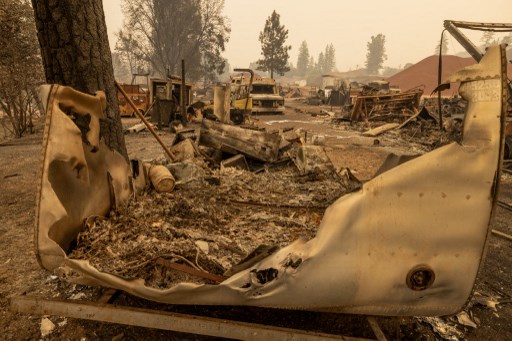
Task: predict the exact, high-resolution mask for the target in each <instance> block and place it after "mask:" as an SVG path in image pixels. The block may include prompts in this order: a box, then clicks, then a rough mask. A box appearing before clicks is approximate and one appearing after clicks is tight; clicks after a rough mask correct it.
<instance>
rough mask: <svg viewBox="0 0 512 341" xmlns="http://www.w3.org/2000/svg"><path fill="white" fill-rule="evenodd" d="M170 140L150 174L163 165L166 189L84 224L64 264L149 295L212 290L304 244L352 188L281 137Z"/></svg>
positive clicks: (234, 131)
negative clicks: (218, 156)
mask: <svg viewBox="0 0 512 341" xmlns="http://www.w3.org/2000/svg"><path fill="white" fill-rule="evenodd" d="M213 128H216V129H213ZM218 131H222V133H219V134H217V133H216V132H218ZM191 134H192V135H191ZM226 134H227V135H226ZM177 136H178V137H180V136H181V139H182V140H181V141H180V142H178V143H177V144H175V145H174V146H172V147H171V148H170V149H171V151H172V152H173V155H174V156H175V159H174V160H168V159H167V160H161V161H160V162H159V163H160V165H151V167H150V169H155V168H157V167H163V166H165V167H166V168H167V169H168V170H169V171H170V173H171V174H172V177H173V180H175V181H174V182H173V183H172V185H173V186H169V187H171V188H172V187H174V186H175V188H174V191H168V192H165V191H161V192H158V191H155V190H149V189H148V190H146V191H144V192H143V193H142V194H141V195H140V196H139V197H138V198H137V199H136V200H133V201H132V202H130V203H129V205H128V207H126V208H125V209H123V210H121V211H119V212H111V216H110V217H109V218H108V219H106V218H103V217H91V218H90V219H88V220H87V221H85V223H84V229H83V231H82V232H81V233H80V234H79V236H78V238H77V245H76V247H75V248H74V249H73V250H72V252H71V253H70V254H69V257H70V258H73V259H85V260H89V261H90V262H91V264H92V265H93V266H95V267H96V268H98V269H99V270H100V271H104V272H108V273H111V274H114V275H117V276H120V277H123V278H125V279H134V278H143V279H144V280H145V281H146V285H148V286H151V287H155V288H169V287H171V286H173V285H175V284H177V283H180V282H183V281H188V282H196V283H205V282H206V283H212V282H213V283H216V282H220V281H222V280H223V279H224V278H225V276H229V275H231V274H233V273H236V272H238V271H240V270H243V269H244V268H245V267H249V266H250V265H251V264H253V263H251V260H252V261H254V259H260V258H258V257H262V255H269V254H271V253H273V252H275V251H277V250H278V249H279V247H282V246H285V245H288V244H289V243H290V242H292V241H294V240H297V239H300V238H305V239H311V238H312V237H313V236H314V235H315V234H316V230H317V228H318V226H319V224H320V221H321V219H322V214H323V212H324V210H325V208H326V207H327V206H329V205H330V204H332V203H333V202H334V201H335V200H336V199H338V198H339V197H340V196H342V195H343V194H345V193H347V192H349V191H352V190H354V189H355V188H357V187H358V186H359V185H360V184H359V182H358V181H357V180H356V179H355V178H354V177H353V176H352V175H351V174H350V172H349V171H348V170H343V171H342V172H337V171H336V170H335V169H334V167H333V166H332V163H330V160H329V159H328V158H327V156H326V155H325V151H324V150H323V148H322V147H319V146H309V145H300V144H299V143H298V142H293V143H292V142H289V141H287V140H286V139H284V138H283V137H282V135H279V134H270V133H267V132H260V131H256V130H248V129H243V128H240V127H233V126H229V127H227V126H226V125H223V124H220V123H216V122H206V123H203V127H202V129H201V137H200V138H199V137H198V136H196V138H194V139H191V137H193V136H194V135H193V133H191V132H188V133H183V134H178V135H177ZM205 145H207V146H208V147H206V146H205ZM179 146H181V147H179ZM178 147H179V148H178ZM260 147H261V148H260ZM215 151H217V152H223V153H224V154H226V155H225V156H224V160H222V161H221V164H222V167H220V168H219V165H218V163H216V162H215V160H214V159H213V158H212V157H209V156H208V155H209V154H210V155H212V152H215ZM229 151H230V152H231V154H229V153H227V152H229ZM233 154H236V155H235V156H233ZM233 158H235V159H237V160H238V162H234V161H231V160H232V159H233ZM241 158H243V162H240V159H241ZM246 158H247V160H246ZM235 161H236V160H235ZM247 161H248V162H247ZM207 162H208V163H210V165H211V164H212V163H213V164H214V165H215V166H214V167H213V168H212V167H210V166H208V163H207ZM248 163H249V164H251V165H253V167H254V164H255V163H258V164H259V165H260V168H259V169H258V170H259V172H258V173H255V172H251V171H250V170H249V168H250V167H248V166H247V164H248ZM244 164H245V166H243V165H244ZM240 165H242V166H240ZM149 173H151V171H150V172H149ZM155 187H156V186H155ZM269 189H270V190H269ZM255 250H256V252H254V251H255Z"/></svg>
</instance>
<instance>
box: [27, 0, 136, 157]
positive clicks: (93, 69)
mask: <svg viewBox="0 0 512 341" xmlns="http://www.w3.org/2000/svg"><path fill="white" fill-rule="evenodd" d="M32 6H33V8H34V16H35V21H36V27H37V36H38V39H39V44H40V46H41V55H42V59H43V65H44V71H45V76H46V81H47V82H48V83H57V84H62V85H68V86H72V87H73V88H75V89H77V90H79V91H82V92H86V93H90V94H94V92H96V91H98V90H102V91H104V92H105V94H106V96H107V112H106V117H105V118H104V119H103V120H102V122H101V132H100V136H101V137H102V138H103V139H104V140H105V143H106V144H107V145H108V146H109V147H110V148H112V149H115V150H117V151H118V152H120V153H121V154H122V155H124V156H125V157H126V158H128V154H127V151H126V146H125V142H124V138H123V130H122V125H121V119H120V115H119V107H118V103H117V93H116V89H115V85H114V71H113V68H112V57H111V54H110V47H109V42H108V36H107V27H106V24H105V15H104V13H103V3H102V0H54V1H46V0H32Z"/></svg>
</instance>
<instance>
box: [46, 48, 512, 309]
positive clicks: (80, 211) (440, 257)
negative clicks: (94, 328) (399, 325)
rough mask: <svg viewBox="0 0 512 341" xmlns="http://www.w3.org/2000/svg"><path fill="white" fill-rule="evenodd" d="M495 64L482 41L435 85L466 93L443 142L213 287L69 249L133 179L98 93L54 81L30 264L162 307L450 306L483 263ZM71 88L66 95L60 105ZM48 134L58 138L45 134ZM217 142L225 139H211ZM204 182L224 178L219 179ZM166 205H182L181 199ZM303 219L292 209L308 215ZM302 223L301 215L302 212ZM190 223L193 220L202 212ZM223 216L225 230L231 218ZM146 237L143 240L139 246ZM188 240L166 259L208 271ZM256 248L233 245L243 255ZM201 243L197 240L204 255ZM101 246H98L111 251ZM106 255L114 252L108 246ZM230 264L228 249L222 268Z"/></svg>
mask: <svg viewBox="0 0 512 341" xmlns="http://www.w3.org/2000/svg"><path fill="white" fill-rule="evenodd" d="M505 65H506V61H505V59H504V54H503V51H502V49H501V47H498V46H496V47H493V48H491V49H489V51H488V52H487V54H486V56H485V57H484V58H483V59H482V62H481V63H480V64H478V65H476V66H472V67H468V68H465V69H463V70H461V71H459V72H457V73H456V74H454V75H452V76H451V77H450V78H449V79H447V80H446V82H445V84H449V83H451V82H462V85H461V88H460V93H461V96H462V97H463V98H465V99H466V100H467V101H468V106H467V110H468V112H467V114H466V117H465V122H464V128H463V138H462V141H461V142H460V143H451V144H448V145H445V146H443V147H441V148H438V149H436V150H434V151H432V152H430V153H428V154H425V155H423V156H420V157H418V158H415V159H413V160H410V161H408V162H405V163H403V164H401V165H399V166H397V167H395V168H392V169H390V170H388V171H386V172H384V173H382V174H380V175H378V176H376V177H375V178H373V179H371V180H370V181H368V182H366V183H365V184H364V185H363V186H362V187H361V188H359V189H357V190H355V191H351V192H349V193H347V194H345V195H343V196H341V197H339V198H338V199H336V201H335V202H334V203H332V204H331V205H330V206H329V207H328V208H327V209H326V211H325V213H324V214H323V217H322V219H321V222H320V225H319V227H318V230H317V232H316V234H315V236H314V237H313V238H312V239H310V240H303V239H297V240H295V241H294V242H292V243H291V244H289V245H287V246H284V247H281V248H279V249H277V250H274V251H272V249H271V248H270V249H269V250H270V251H267V254H266V257H264V258H262V259H258V261H257V262H256V263H254V264H250V265H249V266H248V267H247V268H245V269H241V268H240V269H236V272H235V273H234V274H232V275H231V276H230V277H229V278H227V279H225V280H222V281H221V282H220V283H219V284H197V283H192V282H190V281H187V282H180V283H179V284H177V285H174V286H172V287H170V288H155V287H154V286H148V285H147V284H146V283H145V280H144V279H143V278H137V279H132V277H128V278H124V277H123V274H122V273H120V274H115V273H114V274H113V273H108V272H105V271H101V269H98V268H97V267H96V266H94V261H92V258H91V261H89V260H84V259H81V260H77V259H72V258H70V257H69V255H68V254H66V251H67V250H69V247H70V246H72V244H73V243H74V241H75V240H76V237H77V236H78V235H79V234H80V233H82V236H86V234H84V233H83V232H84V227H83V221H84V220H85V221H89V222H91V223H94V224H97V225H91V226H92V228H93V229H94V228H95V226H97V227H98V229H105V228H104V227H103V228H102V227H100V226H102V225H99V224H100V223H101V219H99V220H95V218H91V217H92V216H103V215H106V214H107V213H108V212H109V211H110V210H111V209H115V210H117V211H118V212H122V207H123V206H125V205H126V203H127V202H129V199H130V198H131V197H132V196H133V195H134V193H136V191H135V190H134V186H133V185H134V184H135V183H137V182H138V181H139V180H138V179H137V178H136V177H135V173H133V172H132V170H131V169H130V168H129V166H128V164H127V163H126V162H125V160H123V159H122V157H121V156H120V155H117V154H115V153H114V152H111V151H109V150H108V149H106V147H105V146H104V145H103V144H101V142H100V141H99V139H98V136H99V135H98V129H97V128H98V126H99V124H98V122H99V118H100V117H101V110H102V108H101V103H104V101H102V99H101V94H100V95H98V96H99V98H98V96H89V95H85V94H80V93H77V92H74V91H73V90H72V89H69V88H65V87H58V86H56V87H52V88H46V89H47V92H46V95H47V97H46V98H48V101H43V102H44V103H48V110H47V129H46V130H45V136H44V143H43V149H44V155H45V158H44V161H43V175H42V178H41V186H40V191H39V200H38V216H37V221H38V229H37V243H36V244H37V255H38V257H39V260H40V262H41V264H42V265H43V266H44V267H45V268H46V269H48V270H51V271H54V272H55V273H58V274H59V275H61V276H62V277H63V278H65V279H67V280H69V281H71V282H74V283H81V284H88V285H100V286H108V287H114V288H118V289H121V290H124V291H126V292H128V293H131V294H133V295H136V296H140V297H143V298H147V299H150V300H154V301H159V302H162V303H175V304H207V305H216V304H217V305H218V304H220V305H248V306H264V307H281V308H287V309H291V308H299V309H304V310H312V311H325V310H330V311H339V312H349V313H362V314H377V315H409V316H410V315H423V316H428V315H444V314H451V313H455V312H457V311H460V309H461V308H462V307H463V306H464V304H465V303H466V302H467V301H468V299H469V297H470V296H471V293H472V290H473V285H474V281H475V278H476V275H477V272H478V269H479V267H480V264H481V262H482V256H483V251H484V249H485V245H486V241H487V236H488V234H489V233H490V229H489V221H490V218H491V216H492V213H493V210H494V207H495V202H496V191H497V188H498V187H499V176H497V174H500V169H501V164H502V157H503V148H504V142H503V131H504V129H503V128H504V107H505V104H504V103H505V100H506V93H505V91H504V88H505V81H506V77H505V76H504V71H506V66H505ZM70 97H72V98H73V97H74V98H75V99H76V101H70V100H69V98H70ZM66 106H68V107H71V109H73V110H74V111H76V112H78V113H79V114H80V113H92V114H91V116H92V117H91V124H90V130H89V131H88V132H87V133H86V134H85V136H82V134H81V133H80V131H79V130H78V129H77V127H76V126H74V123H73V122H72V121H71V120H69V118H68V117H67V116H66V114H65V113H64V112H63V111H62V109H63V108H66ZM228 130H229V129H226V130H225V131H228ZM52 134H54V136H59V137H60V138H61V142H62V139H64V140H66V142H69V143H64V144H63V143H55V139H53V138H52ZM55 134H57V135H55ZM82 140H84V141H86V142H85V143H83V142H82ZM255 141H256V142H258V140H255ZM301 143H302V141H301ZM255 146H256V147H257V148H258V150H259V151H260V152H265V151H266V148H268V145H265V144H255ZM279 146H280V147H281V144H280V145H279ZM226 147H227V149H230V148H233V146H220V148H221V149H222V148H226ZM261 148H262V149H261ZM301 148H303V150H302V151H303V153H302V155H307V149H308V146H307V145H302V146H301ZM260 149H261V150H260ZM224 151H225V149H224ZM304 152H305V153H304ZM247 153H248V152H247ZM200 154H202V153H201V152H200ZM263 154H265V153H263ZM272 155H275V154H272ZM299 155H301V153H297V156H299ZM208 158H213V157H212V156H210V155H209V156H208ZM208 158H207V159H208ZM297 159H300V157H297ZM306 159H307V158H306ZM320 159H321V158H319V159H318V160H320ZM292 160H294V159H293V158H292ZM295 161H296V162H295V166H297V167H298V168H299V169H304V170H307V168H308V167H307V165H308V163H307V162H306V163H304V162H302V163H301V162H297V160H296V159H295ZM460 165H464V167H461V166H460ZM140 174H141V173H140V172H139V176H140ZM269 174H271V173H270V172H269ZM235 178H241V176H240V177H239V176H236V177H235ZM418 179H421V180H418ZM178 181H179V180H178ZM178 181H177V182H176V184H177V183H178ZM212 181H215V180H212ZM215 186H222V180H221V181H220V185H215ZM267 187H268V188H269V189H272V191H269V192H270V193H271V194H272V193H273V190H274V189H275V188H274V187H278V188H279V186H275V185H273V184H271V183H269V184H267ZM288 187H290V190H288ZM288 187H285V188H286V189H287V192H289V193H292V192H291V187H292V186H288ZM198 192H199V191H198ZM235 192H236V191H235ZM490 193H491V195H489V194H490ZM210 195H211V194H208V196H209V198H211V196H210ZM214 198H217V197H214ZM173 200H175V201H176V202H177V203H178V208H179V202H180V201H179V200H178V199H176V198H174V199H173ZM215 200H217V199H215ZM156 201H158V199H157V200H156ZM239 201H243V200H239ZM309 201H311V199H309ZM212 204H213V203H212ZM235 204H236V203H227V205H229V207H234V206H235ZM299 205H300V202H299ZM169 206H172V205H169ZM183 206H184V209H185V210H190V211H193V212H195V214H196V215H198V216H199V217H205V216H208V217H209V216H213V212H210V213H209V212H208V211H207V210H206V209H205V208H204V206H203V209H204V210H205V212H202V211H194V205H190V204H189V205H183ZM289 206H293V205H292V204H290V205H289ZM137 209H138V208H134V210H133V211H137ZM217 209H219V210H220V209H222V206H221V207H217ZM309 210H310V211H312V208H309ZM139 211H140V208H139ZM142 211H143V210H142ZM307 214H311V212H309V213H307ZM307 214H304V215H302V216H304V217H306V218H308V215H307ZM300 216H301V215H298V214H296V215H295V216H293V218H291V219H293V221H294V222H295V221H297V220H298V221H300V219H299V218H300ZM290 217H291V215H290V216H288V218H290ZM272 219H273V218H272ZM308 219H309V218H308ZM114 222H115V220H114ZM155 223H157V222H155ZM205 223H207V220H205ZM221 223H222V222H221ZM304 223H305V224H310V222H309V220H307V219H306V221H305V222H304ZM186 224H187V225H191V224H192V222H190V221H189V222H188V223H186ZM197 224H199V225H200V224H201V219H198V221H197ZM157 225H158V223H157V224H156V225H155V226H154V227H153V226H150V228H154V229H155V230H156V229H158V228H159V230H158V233H161V232H162V231H163V229H162V228H160V227H159V226H157ZM226 225H227V226H230V225H229V222H227V223H226ZM239 225H240V224H238V223H237V224H233V225H232V226H239ZM276 225H277V224H276ZM121 226H122V224H121V225H120V227H121ZM162 226H163V223H162ZM196 226H197V225H196ZM188 228H190V227H188ZM221 228H222V226H217V229H221ZM107 230H108V228H107ZM168 231H169V230H168ZM278 231H279V229H278ZM141 232H142V231H141ZM234 232H235V233H236V231H234ZM105 233H107V232H106V231H105ZM162 233H165V232H162ZM170 233H171V234H172V233H173V231H172V230H170ZM188 233H189V234H190V232H188ZM139 236H140V235H139ZM139 236H137V238H139ZM176 236H178V234H176ZM148 237H149V236H148ZM297 237H300V236H297ZM306 237H307V236H306ZM85 238H86V237H85ZM145 238H146V237H140V240H139V242H140V241H142V240H143V239H145ZM150 238H153V236H151V237H150ZM212 238H215V237H212ZM95 240H98V239H95ZM99 240H101V239H99ZM136 242H137V240H136V239H135V243H136ZM196 242H201V240H194V245H192V244H191V243H188V244H187V245H188V247H189V250H190V249H191V250H192V252H194V251H195V253H193V254H192V255H190V254H189V253H183V254H179V252H177V251H175V254H174V258H175V259H179V257H177V256H180V257H183V258H184V259H186V260H187V261H188V262H190V263H191V264H189V263H187V261H184V262H185V263H187V264H188V265H189V266H190V267H192V268H194V267H197V268H198V269H195V270H196V271H202V272H207V271H203V270H207V269H201V268H200V267H203V265H204V267H206V264H207V263H205V262H204V261H205V258H204V257H203V258H202V259H200V257H199V251H200V252H204V251H205V250H207V248H206V245H205V244H204V243H196ZM203 242H204V241H203ZM206 242H208V241H206ZM91 243H92V242H91ZM98 243H99V242H98ZM154 244H158V241H154ZM136 245H138V244H136ZM149 245H151V243H149ZM254 245H255V244H253V245H250V244H248V245H247V246H245V245H243V244H242V245H241V247H244V248H247V250H244V251H247V252H250V251H251V250H250V248H251V247H252V246H254ZM271 246H272V245H270V247H271ZM135 247H136V246H135ZM209 247H210V245H209V244H208V252H209ZM105 249H106V250H107V252H108V246H107V247H105ZM199 249H200V250H199ZM75 250H79V249H75ZM198 250H199V251H198ZM111 251H112V253H113V254H114V255H115V252H118V251H117V250H111ZM84 252H87V248H85V251H84ZM189 252H190V251H189ZM204 253H206V252H204ZM194 256H195V258H193V257H194ZM221 256H222V255H221ZM155 257H157V255H155V256H154V257H152V258H151V260H153V259H154V258H155ZM187 257H188V258H187ZM163 258H165V259H164V260H165V261H169V259H167V258H166V257H159V258H158V259H156V260H155V264H156V261H158V263H160V264H157V265H161V264H162V263H165V262H163V261H162V260H161V259H163ZM212 258H213V257H212ZM133 261H135V259H134V260H133ZM237 261H238V259H237V258H236V257H234V259H233V262H232V263H231V264H233V263H236V262H237ZM144 262H146V260H144V261H143V262H142V263H141V262H140V261H139V259H136V263H134V264H132V265H133V266H135V267H137V268H143V265H145V264H147V263H144ZM150 262H151V261H150ZM217 262H218V263H220V264H221V266H222V268H220V267H219V269H218V272H217V273H216V274H215V275H216V276H222V275H220V273H221V272H222V271H224V270H228V269H226V268H227V267H228V266H229V265H231V264H229V265H228V264H225V266H224V265H222V257H221V258H220V259H219V260H218V261H217ZM212 263H213V262H212ZM242 263H243V262H242ZM141 264H142V265H141ZM240 265H241V264H240ZM123 267H125V268H127V267H129V264H125V265H124V266H123ZM110 270H111V271H117V270H118V269H114V268H110ZM120 271H122V270H120ZM132 275H133V274H132ZM151 276H152V275H150V276H149V277H150V278H151ZM226 276H227V274H226ZM376 279H378V280H376ZM156 282H157V283H160V282H161V281H160V280H157V281H156ZM164 284H165V283H164Z"/></svg>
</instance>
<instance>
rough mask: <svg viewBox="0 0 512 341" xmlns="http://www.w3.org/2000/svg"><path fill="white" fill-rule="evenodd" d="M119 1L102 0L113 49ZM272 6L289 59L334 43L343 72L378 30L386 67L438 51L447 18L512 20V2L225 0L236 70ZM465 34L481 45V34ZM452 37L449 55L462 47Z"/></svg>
mask: <svg viewBox="0 0 512 341" xmlns="http://www.w3.org/2000/svg"><path fill="white" fill-rule="evenodd" d="M121 1H122V0H103V5H104V7H105V16H106V22H107V29H108V33H109V40H110V46H111V48H112V49H113V47H114V45H115V36H114V32H116V31H118V30H119V29H120V28H121V26H122V21H123V14H122V12H121ZM273 10H276V12H277V13H279V14H280V15H281V24H284V25H285V27H286V28H287V29H288V30H289V34H288V40H287V43H288V44H289V45H291V46H292V50H291V51H290V61H291V62H292V63H293V64H294V65H295V64H296V63H297V52H298V48H299V46H300V44H301V42H302V41H304V40H305V41H306V42H307V43H308V47H309V52H310V54H312V55H313V57H314V58H315V60H317V58H318V54H319V53H320V52H321V51H323V50H324V48H325V46H326V45H327V44H329V43H332V44H333V45H334V47H335V49H336V66H337V68H338V69H339V70H340V71H345V70H349V69H355V68H356V67H357V66H359V67H363V66H364V62H365V60H366V43H367V42H368V41H369V40H370V38H371V36H372V35H377V34H379V33H382V34H384V35H385V36H386V45H385V46H386V53H387V56H388V59H387V60H386V61H385V63H384V65H385V66H390V67H398V66H403V65H405V64H406V63H415V62H418V61H419V60H421V59H423V58H425V57H427V56H429V55H432V54H434V50H435V47H436V44H438V42H439V38H440V35H441V31H442V29H443V20H445V19H451V20H460V21H477V22H505V23H506V22H512V0H485V1H481V0H427V1H411V0H385V1H382V0H362V1H360V0H359V1H358V0H351V1H342V0H317V1H310V0H226V2H225V8H224V14H225V15H226V16H227V17H229V18H230V21H231V36H230V40H229V43H228V44H227V46H226V51H225V53H224V57H226V58H227V59H228V61H229V63H230V65H231V67H232V68H234V67H248V66H249V63H250V62H253V61H256V60H257V59H258V58H260V53H261V45H260V42H259V40H258V37H259V33H260V31H262V30H263V27H264V24H265V20H266V19H267V18H268V17H269V16H270V14H271V13H272V11H273ZM464 32H465V33H467V35H468V36H469V37H470V38H471V39H473V41H474V42H475V43H480V38H481V33H480V32H475V33H473V32H471V31H467V30H464ZM498 36H499V37H502V36H503V34H500V35H497V37H498ZM448 37H449V39H448V53H449V54H457V53H460V52H463V51H464V49H463V48H462V47H461V46H460V45H459V44H458V43H457V42H456V41H455V39H454V38H452V37H451V36H450V35H449V34H448Z"/></svg>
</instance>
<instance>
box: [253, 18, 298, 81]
mask: <svg viewBox="0 0 512 341" xmlns="http://www.w3.org/2000/svg"><path fill="white" fill-rule="evenodd" d="M279 19H280V15H279V14H277V13H276V11H273V12H272V14H271V15H270V16H269V17H268V19H267V21H266V22H265V28H264V29H263V31H262V32H260V39H259V40H260V42H261V55H262V56H263V59H260V60H258V70H260V71H270V77H271V78H274V72H275V73H277V74H279V75H281V76H283V75H284V73H285V72H288V71H290V68H289V67H288V66H287V63H288V58H289V55H288V51H289V50H291V48H292V47H291V46H289V45H285V42H286V38H288V30H287V29H285V28H284V25H281V23H280V20H279Z"/></svg>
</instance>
